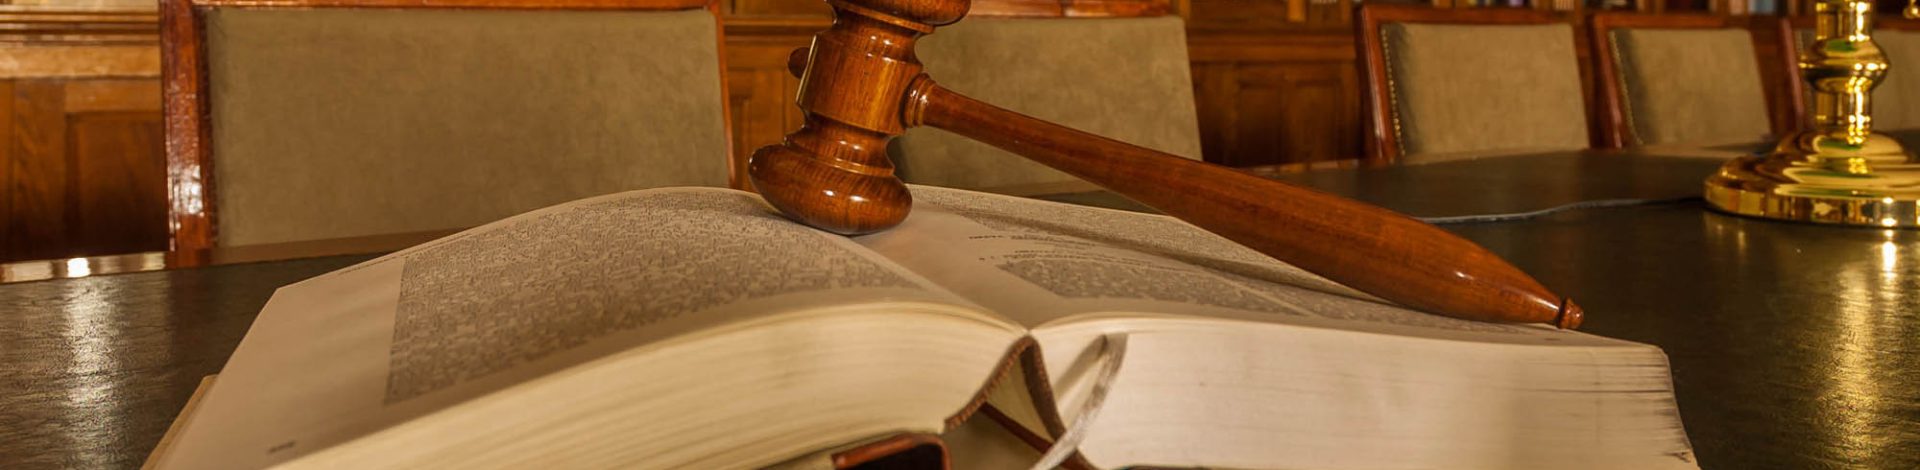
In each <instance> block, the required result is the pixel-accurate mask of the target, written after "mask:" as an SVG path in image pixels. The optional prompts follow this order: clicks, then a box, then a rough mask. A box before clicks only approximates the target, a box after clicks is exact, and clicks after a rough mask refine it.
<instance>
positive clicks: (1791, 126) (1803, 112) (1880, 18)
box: [1779, 15, 1920, 135]
mask: <svg viewBox="0 0 1920 470" xmlns="http://www.w3.org/2000/svg"><path fill="white" fill-rule="evenodd" d="M1803 29H1806V30H1810V29H1813V17H1811V16H1796V17H1791V18H1781V19H1780V34H1779V36H1780V45H1779V46H1780V61H1779V67H1781V70H1782V72H1783V75H1782V76H1784V77H1786V78H1787V115H1788V116H1790V117H1791V120H1792V121H1793V122H1790V123H1787V126H1786V132H1795V131H1799V130H1800V129H1802V128H1804V127H1806V125H1807V119H1809V118H1810V117H1811V116H1808V115H1807V80H1806V79H1805V78H1801V76H1800V41H1799V40H1797V38H1796V36H1795V35H1794V32H1797V31H1799V30H1803ZM1873 29H1875V30H1881V29H1895V30H1900V31H1920V20H1910V19H1906V18H1902V17H1901V16H1900V15H1875V16H1874V17H1873ZM1902 65H1905V64H1900V65H1895V66H1894V67H1900V66H1902ZM1909 67H1920V64H1916V65H1909ZM1781 135H1786V133H1785V132H1783V133H1781Z"/></svg>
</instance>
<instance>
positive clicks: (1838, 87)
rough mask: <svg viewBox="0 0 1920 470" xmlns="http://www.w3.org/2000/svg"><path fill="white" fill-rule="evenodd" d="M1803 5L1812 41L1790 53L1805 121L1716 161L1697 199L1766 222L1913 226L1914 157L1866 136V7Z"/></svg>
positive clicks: (1870, 72)
mask: <svg viewBox="0 0 1920 470" xmlns="http://www.w3.org/2000/svg"><path fill="white" fill-rule="evenodd" d="M1911 1H1912V0H1909V2H1910V4H1909V6H1908V11H1914V8H1913V7H1912V5H1911ZM1813 9H1814V10H1813V11H1814V41H1813V43H1812V45H1811V46H1810V47H1808V48H1807V49H1808V50H1807V52H1806V53H1804V54H1801V56H1800V73H1801V75H1803V76H1804V77H1805V78H1806V80H1807V82H1808V83H1810V84H1812V85H1813V91H1814V93H1813V123H1812V124H1813V125H1812V126H1810V127H1809V128H1808V129H1807V130H1803V131H1800V132H1799V133H1798V134H1795V135H1793V136H1790V137H1787V138H1786V139H1783V140H1781V141H1780V145H1779V146H1777V147H1775V148H1774V150H1773V153H1772V154H1769V155H1765V156H1747V157H1741V158H1737V159H1734V160H1733V161H1730V162H1727V164H1726V165H1724V166H1722V167H1720V171H1719V172H1718V173H1716V174H1714V175H1713V176H1710V177H1707V181H1706V198H1707V203H1708V204H1710V205H1712V206H1713V207H1714V208H1716V209H1719V210H1722V211H1726V212H1731V213H1735V214H1740V215H1747V216H1755V217H1765V218H1770V219H1782V220H1797V221H1805V222H1819V223H1831V224H1846V225H1870V226H1878V227H1920V158H1916V157H1915V156H1914V154H1912V153H1909V152H1908V151H1907V150H1906V149H1903V148H1901V146H1900V143H1899V142H1898V141H1895V140H1894V139H1893V138H1892V137H1889V136H1887V135H1886V134H1881V133H1878V132H1873V117H1872V116H1871V112H1872V107H1871V106H1870V105H1869V100H1870V96H1869V95H1868V92H1870V91H1872V90H1873V87H1874V85H1877V84H1879V82H1880V79H1881V77H1883V76H1885V75H1886V73H1887V58H1886V56H1885V55H1882V54H1881V53H1880V47H1879V46H1878V45H1875V44H1874V42H1873V36H1872V33H1873V3H1872V2H1870V1H1867V0H1819V1H1817V2H1815V3H1814V6H1813ZM1909 73H1920V69H1916V71H1915V72H1909Z"/></svg>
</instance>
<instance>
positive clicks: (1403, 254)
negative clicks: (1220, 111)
mask: <svg viewBox="0 0 1920 470" xmlns="http://www.w3.org/2000/svg"><path fill="white" fill-rule="evenodd" d="M827 3H828V4H829V5H831V6H832V7H833V12H834V21H833V26H831V27H829V28H828V29H827V30H826V31H822V32H820V33H819V34H816V35H814V37H813V45H812V47H810V48H808V49H807V52H806V54H807V57H806V61H805V70H804V72H803V73H802V74H801V80H800V96H799V106H800V109H801V110H802V111H805V112H806V123H805V124H804V125H803V126H802V127H801V128H800V130H798V131H795V132H794V133H792V134H788V135H787V139H786V141H785V142H783V143H781V144H779V145H771V146H767V147H763V148H761V149H760V150H759V151H757V152H754V154H753V160H752V163H750V164H749V169H748V174H749V176H750V177H751V178H752V180H753V184H754V186H755V188H757V189H758V190H759V191H760V194H761V195H762V196H763V197H765V198H766V200H767V202H768V203H771V204H773V206H774V207H775V208H778V209H779V210H780V211H781V212H784V213H786V214H787V216H788V217H792V218H794V219H796V220H799V221H800V222H802V223H805V224H807V225H811V226H814V227H817V228H820V229H823V230H828V231H832V232H836V233H840V234H846V235H857V234H864V233H872V232H875V231H880V230H885V229H887V228H889V227H892V226H894V225H896V224H899V223H900V221H901V220H902V219H905V218H906V216H907V212H908V210H910V209H911V208H912V205H913V197H912V195H910V194H908V192H907V187H906V184H904V183H903V182H901V181H900V178H899V177H898V176H895V175H894V172H893V164H892V163H891V162H890V161H889V160H888V159H887V141H888V140H891V139H893V137H894V136H896V135H899V134H900V133H901V132H902V131H904V130H905V129H906V128H907V127H912V126H921V125H926V126H933V127H936V128H940V129H945V130H947V131H949V132H953V133H955V134H959V135H961V136H965V137H967V138H970V139H974V140H978V141H981V142H985V143H987V144H991V145H993V146H995V147H999V148H1001V149H1004V150H1007V151H1009V152H1013V153H1015V154H1019V155H1021V156H1024V157H1026V158H1029V159H1032V160H1034V161H1037V162H1040V163H1042V164H1045V165H1047V166H1049V167H1053V168H1054V169H1057V170H1060V171H1063V172H1066V173H1068V174H1071V175H1073V176H1076V177H1079V178H1081V179H1083V180H1086V181H1089V182H1092V183H1094V184H1097V185H1099V186H1101V187H1104V188H1106V189H1107V190H1109V191H1113V192H1115V193H1118V194H1120V195H1123V196H1126V197H1128V198H1130V199H1133V200H1135V201H1138V202H1140V203H1142V204H1146V205H1147V206H1150V207H1153V208H1154V209H1157V210H1159V211H1161V212H1164V213H1166V214H1168V215H1171V216H1174V217H1177V218H1179V219H1181V220H1184V221H1187V222H1188V223H1191V224H1193V225H1195V226H1198V227H1200V228H1203V229H1206V230H1208V231H1211V232H1213V233H1215V234H1219V235H1220V236H1223V237H1226V238H1227V239H1229V240H1233V241H1234V242H1237V243H1240V244H1242V245H1246V246H1247V247H1250V248H1253V249H1254V250H1258V251H1260V252H1261V253H1265V254H1266V255H1267V256H1272V257H1274V258H1275V259H1279V260H1281V261H1285V262H1287V263H1291V264H1293V265H1295V266H1299V267H1300V268H1302V269H1306V270H1308V271H1311V272H1313V273H1315V274H1319V275H1321V276H1324V277H1326V278H1328V279H1332V280H1334V281H1336V282H1339V283H1342V284H1346V285H1348V286H1350V287H1353V288H1355V289H1359V290H1361V291H1363V292H1367V293H1369V294H1373V295H1376V296H1379V297H1381V298H1384V299H1387V300H1391V301H1393V302H1397V303H1399V304H1401V305H1405V306H1409V307H1413V308H1416V309H1420V310H1425V311H1427V312H1431V313H1436V314H1441V315H1447V316H1451V317H1457V318H1465V319H1470V320H1481V321H1492V322H1510V323H1551V324H1554V325H1557V326H1559V327H1561V328H1568V329H1571V328H1577V327H1579V325H1580V321H1581V319H1582V317H1583V316H1584V313H1583V312H1582V311H1581V309H1580V307H1579V306H1577V305H1574V303H1573V301H1572V300H1569V299H1566V298H1564V297H1560V296H1558V295H1555V294H1554V293H1552V292H1550V291H1548V290H1547V289H1546V288H1545V287H1543V286H1541V285H1540V283H1539V282H1538V281H1535V280H1534V279H1533V278H1532V277H1530V276H1528V275H1527V274H1526V273H1524V272H1521V271H1520V270H1519V269H1518V268H1515V267H1513V266H1512V265H1510V264H1507V262H1506V261H1505V260H1502V259H1500V257H1498V256H1495V255H1494V254H1493V253H1489V252H1487V250H1486V249H1484V248H1481V247H1480V246H1479V245H1475V244H1474V243H1473V242H1470V241H1467V240H1465V239H1462V238H1460V237H1457V236H1454V235H1453V234H1450V233H1447V232H1446V231H1444V230H1441V229H1440V228H1438V227H1434V226H1432V225H1429V224H1427V223H1425V222H1421V221H1418V220H1414V219H1413V218H1411V217H1407V216H1405V215H1401V214H1399V213H1396V212H1393V211H1390V210H1387V209H1384V208H1381V207H1377V206H1373V205H1368V204H1365V203H1361V202H1358V201H1354V200H1351V199H1346V198H1343V197H1340V196H1335V195H1332V194H1327V193H1323V192H1319V191H1315V190H1312V189H1307V188H1303V187H1299V186H1294V185H1291V184H1287V183H1282V182H1279V181H1274V180H1269V179H1265V178H1260V177H1257V176H1253V175H1251V174H1247V173H1243V172H1240V171H1236V170H1232V169H1229V168H1226V167H1222V166H1217V165H1212V164H1208V163H1202V162H1197V161H1193V160H1188V159H1184V158H1180V157H1176V156H1173V155H1168V154H1165V153H1160V152H1157V151H1153V150H1148V149H1145V148H1141V147H1138V146H1134V145H1129V144H1127V143H1124V142H1120V141H1116V140H1112V139H1108V138H1104V137H1100V136H1097V135H1093V134H1088V133H1085V132H1080V131H1077V130H1073V129H1070V128H1067V127H1064V126H1060V125H1057V124H1053V123H1050V122H1047V121H1042V120H1040V119H1035V118H1032V117H1029V116H1026V115H1022V114H1020V113H1016V112H1013V111H1008V110H1005V109H1001V108H998V107H995V106H993V105H990V104H987V103H983V102H980V101H977V100H974V99H972V98H968V97H966V96H962V95H960V94H959V93H954V92H953V91H950V90H947V89H945V88H941V87H940V85H938V84H935V83H934V81H933V79H932V78H929V77H928V76H927V75H926V74H924V73H921V65H920V62H919V60H918V59H917V58H916V57H915V56H914V52H913V46H914V42H915V41H916V40H918V39H919V37H920V36H923V35H926V34H931V33H933V31H934V28H935V27H936V26H942V25H947V24H951V23H953V22H955V21H958V20H959V19H960V18H961V17H962V16H964V15H966V13H967V9H968V8H969V1H968V0H827ZM1037 65H1038V66H1044V65H1045V64H1037Z"/></svg>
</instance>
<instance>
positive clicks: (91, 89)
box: [0, 79, 167, 260]
mask: <svg viewBox="0 0 1920 470" xmlns="http://www.w3.org/2000/svg"><path fill="white" fill-rule="evenodd" d="M7 83H8V84H9V86H8V87H7V90H6V93H5V98H6V100H5V101H6V106H5V109H6V111H7V112H5V113H0V114H4V115H5V118H4V119H5V120H6V121H7V122H6V123H5V129H6V131H7V132H6V137H7V138H6V139H5V142H6V144H5V146H4V147H5V151H4V154H5V155H6V158H4V159H0V160H5V162H6V167H7V168H6V170H5V171H4V172H0V181H4V182H5V190H4V193H5V197H4V199H0V201H4V207H5V213H6V224H5V225H6V228H5V229H4V230H0V237H4V238H0V246H3V248H0V258H4V259H7V260H25V259H48V258H68V257H74V256H86V255H97V254H109V253H130V252H137V251H154V250H161V249H165V248H166V236H167V233H166V193H165V191H164V188H165V182H166V177H165V168H164V165H163V162H164V157H163V155H162V154H161V151H160V148H161V145H162V140H163V139H162V138H161V131H160V127H161V121H160V113H159V104H160V103H159V99H160V94H159V85H158V83H156V82H154V81H153V80H151V79H108V80H67V79H28V80H11V81H8V82H7Z"/></svg>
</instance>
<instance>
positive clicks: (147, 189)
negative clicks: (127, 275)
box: [67, 102, 167, 255]
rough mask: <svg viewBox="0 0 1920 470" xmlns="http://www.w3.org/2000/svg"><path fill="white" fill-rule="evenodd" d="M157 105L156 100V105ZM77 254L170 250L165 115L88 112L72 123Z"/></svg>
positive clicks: (70, 142)
mask: <svg viewBox="0 0 1920 470" xmlns="http://www.w3.org/2000/svg"><path fill="white" fill-rule="evenodd" d="M156 104H157V102H156ZM67 128H68V132H67V137H68V145H67V148H68V151H69V153H70V155H71V159H72V168H73V170H74V172H73V178H72V179H70V180H68V184H69V188H70V189H71V193H70V195H71V196H70V197H71V200H72V201H74V211H73V213H72V214H71V215H70V218H71V222H72V224H73V225H72V226H70V227H69V231H70V233H71V235H72V238H71V239H70V240H69V242H70V243H71V244H72V246H73V247H74V251H75V255H82V254H96V253H134V252H143V251H162V250H166V249H167V205H166V204H165V203H164V201H166V198H167V187H166V181H167V180H166V155H165V154H164V153H163V152H161V148H162V147H161V146H162V145H164V142H163V141H164V139H163V137H162V136H163V135H164V131H163V130H162V125H161V122H160V113H158V112H152V111H111V112H89V113H80V114H74V115H71V117H70V118H69V119H68V122H67Z"/></svg>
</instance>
